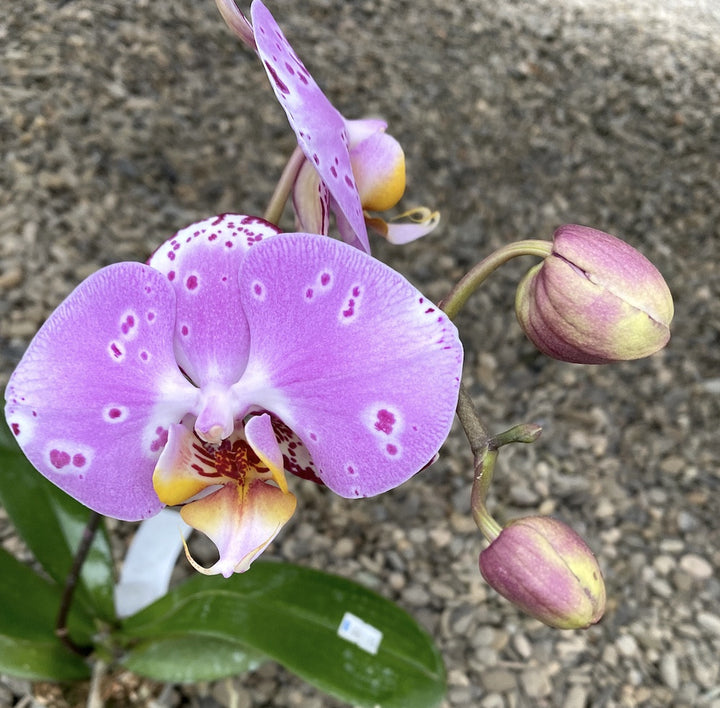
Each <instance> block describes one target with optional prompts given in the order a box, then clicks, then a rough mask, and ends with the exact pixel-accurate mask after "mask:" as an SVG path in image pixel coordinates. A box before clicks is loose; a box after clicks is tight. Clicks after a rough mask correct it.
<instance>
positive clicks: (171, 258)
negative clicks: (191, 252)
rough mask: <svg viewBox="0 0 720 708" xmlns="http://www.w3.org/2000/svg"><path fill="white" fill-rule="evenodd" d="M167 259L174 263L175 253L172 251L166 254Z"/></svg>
mask: <svg viewBox="0 0 720 708" xmlns="http://www.w3.org/2000/svg"><path fill="white" fill-rule="evenodd" d="M168 258H169V259H170V260H171V261H174V260H175V253H174V251H170V252H169V253H168Z"/></svg>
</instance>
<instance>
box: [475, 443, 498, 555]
mask: <svg viewBox="0 0 720 708" xmlns="http://www.w3.org/2000/svg"><path fill="white" fill-rule="evenodd" d="M497 456H498V451H497V448H495V449H491V448H490V446H489V445H487V446H486V447H485V450H484V451H483V452H482V454H481V455H480V457H479V459H478V458H476V462H475V479H474V480H473V486H472V492H471V495H470V508H471V509H472V515H473V519H474V520H475V524H476V525H477V527H478V528H479V529H480V530H481V531H482V533H483V536H485V538H486V539H487V540H488V541H490V542H492V541H494V540H495V539H496V538H497V537H498V536H499V535H500V532H501V531H502V527H501V526H500V524H499V523H498V522H497V521H495V519H493V517H492V516H491V515H490V512H489V511H488V509H487V506H486V504H485V501H486V499H487V495H488V492H489V490H490V484H491V482H492V478H493V473H494V472H495V461H496V460H497Z"/></svg>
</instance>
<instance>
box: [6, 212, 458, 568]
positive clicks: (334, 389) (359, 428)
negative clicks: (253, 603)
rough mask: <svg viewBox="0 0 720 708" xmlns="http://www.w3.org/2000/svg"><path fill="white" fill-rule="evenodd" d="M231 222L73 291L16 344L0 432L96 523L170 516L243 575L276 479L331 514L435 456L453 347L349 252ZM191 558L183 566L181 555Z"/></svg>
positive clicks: (207, 224) (426, 308)
mask: <svg viewBox="0 0 720 708" xmlns="http://www.w3.org/2000/svg"><path fill="white" fill-rule="evenodd" d="M277 233H278V232H277V229H276V227H274V226H272V225H271V224H268V223H267V222H265V221H263V220H262V219H258V218H255V217H245V216H241V215H236V214H226V215H222V216H218V217H216V218H213V219H208V220H206V221H202V222H200V223H197V224H193V225H192V226H189V227H187V228H186V229H183V230H182V231H180V232H179V233H177V234H176V235H175V236H174V237H173V238H172V239H170V240H169V241H167V242H166V243H165V244H164V245H163V246H161V247H160V248H159V249H158V251H157V252H156V253H155V254H154V255H153V256H152V258H151V259H150V260H149V262H148V264H147V265H145V264H141V263H118V264H115V265H111V266H108V267H106V268H103V269H101V270H100V271H98V272H97V273H95V274H93V275H92V276H90V277H89V278H87V279H86V280H85V281H83V282H82V283H81V284H80V285H79V286H78V287H77V288H76V289H75V290H74V291H73V292H72V293H71V294H70V295H69V296H68V297H67V299H66V300H65V301H64V302H63V303H62V304H61V305H60V306H59V307H58V308H57V309H56V310H55V312H54V313H53V314H52V315H51V316H50V317H49V318H48V320H47V321H46V322H45V324H44V325H43V326H42V328H41V329H40V330H39V332H38V333H37V335H36V336H35V338H34V339H33V341H32V342H31V343H30V346H29V347H28V350H27V352H26V353H25V355H24V357H23V358H22V360H21V361H20V363H19V365H18V367H17V368H16V370H15V372H14V373H13V375H12V377H11V379H10V382H9V384H8V387H7V390H6V394H5V395H6V401H7V404H6V409H5V413H6V417H7V421H8V424H9V425H10V428H11V430H12V431H13V433H14V434H15V436H16V439H17V441H18V443H19V444H20V446H21V448H22V449H23V451H24V452H25V454H26V455H27V456H28V458H29V459H30V461H31V462H32V463H33V465H34V466H35V467H36V468H37V469H38V470H39V471H40V472H41V473H42V474H43V475H45V476H46V477H47V478H48V479H49V480H50V481H51V482H53V483H54V484H56V485H57V486H58V487H60V488H61V489H63V490H65V491H66V492H67V493H68V494H70V495H71V496H73V497H75V498H76V499H78V500H79V501H80V502H82V503H83V504H85V505H86V506H88V507H90V508H91V509H94V510H96V511H98V512H100V513H102V514H105V515H108V516H113V517H116V518H118V519H125V520H139V519H145V518H147V517H150V516H152V515H154V514H156V513H157V512H158V511H159V510H160V509H161V508H162V507H163V506H164V505H166V504H169V505H176V504H183V507H182V512H181V513H182V516H183V518H184V519H185V521H186V522H187V523H188V524H190V525H191V526H193V527H195V528H196V529H199V530H200V531H202V532H204V533H206V534H207V535H208V536H209V537H210V538H211V539H212V540H213V542H214V543H215V544H216V546H217V548H218V551H219V560H218V561H217V562H216V563H215V564H214V565H212V567H210V568H209V569H204V568H201V567H200V566H198V564H197V563H195V562H194V561H192V559H191V562H192V563H193V564H194V565H195V567H197V568H198V569H199V570H201V571H202V572H205V573H211V574H215V573H221V574H222V575H224V576H226V577H227V576H229V575H231V574H232V573H233V572H237V571H244V570H246V569H247V568H248V567H249V566H250V563H251V562H252V561H253V560H254V559H255V558H256V557H257V556H258V555H259V554H260V553H262V551H263V550H264V549H265V548H266V547H267V545H268V544H269V543H270V542H271V541H272V540H273V538H274V537H275V536H276V535H277V533H278V532H279V531H280V529H281V528H282V526H283V525H284V524H285V523H286V522H287V521H288V519H289V518H290V517H291V516H292V514H293V512H294V510H295V506H296V500H295V496H294V495H293V494H292V492H291V491H290V485H289V484H288V480H287V479H286V475H285V473H286V472H289V473H291V474H293V475H295V476H298V477H303V478H307V479H314V480H316V481H320V482H321V483H323V484H324V485H326V486H327V487H329V488H330V489H331V490H332V491H333V492H335V493H337V494H339V495H341V496H343V497H350V498H355V497H366V496H372V495H375V494H379V493H381V492H384V491H386V490H388V489H391V488H393V487H396V486H397V485H399V484H401V483H402V482H404V481H405V480H407V479H408V478H409V477H411V476H412V475H414V474H415V473H416V472H418V471H419V470H420V469H422V468H423V467H424V466H425V465H426V464H427V463H428V462H429V461H430V460H432V459H433V457H434V456H435V455H436V453H437V451H438V449H439V447H440V445H441V444H442V443H443V441H444V440H445V437H446V436H447V434H448V432H449V429H450V424H451V422H452V418H453V413H454V409H455V403H456V400H457V395H458V387H459V379H460V371H461V367H462V347H461V344H460V342H459V340H458V338H457V332H456V330H455V327H454V326H453V324H452V323H451V322H450V321H449V320H448V319H447V317H446V316H445V315H444V314H443V313H442V312H441V311H439V310H438V309H437V308H435V307H434V306H433V305H432V304H431V303H430V302H428V301H427V300H426V299H425V298H424V297H423V296H422V295H421V294H420V293H419V292H418V291H417V290H416V289H415V288H413V287H412V286H411V285H410V284H409V283H408V282H407V281H406V280H405V279H404V278H403V277H402V276H400V275H399V274H398V273H396V272H395V271H393V270H391V269H390V268H388V267H387V266H385V265H383V264H382V263H380V262H379V261H377V260H375V259H373V258H371V257H370V256H368V255H366V254H365V253H363V252H361V251H359V250H358V249H355V248H352V247H350V246H348V245H347V244H344V243H342V242H340V241H336V240H333V239H329V238H325V237H322V236H319V235H313V234H306V233H296V234H283V235H279V236H278V235H277ZM188 557H189V555H188Z"/></svg>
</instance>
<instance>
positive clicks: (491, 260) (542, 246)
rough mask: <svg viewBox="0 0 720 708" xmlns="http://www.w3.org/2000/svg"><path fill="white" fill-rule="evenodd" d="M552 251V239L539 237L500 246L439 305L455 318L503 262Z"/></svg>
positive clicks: (450, 316)
mask: <svg viewBox="0 0 720 708" xmlns="http://www.w3.org/2000/svg"><path fill="white" fill-rule="evenodd" d="M551 252H552V243H551V242H550V241H540V240H537V239H527V240H525V241H516V242H515V243H509V244H507V245H506V246H503V247H502V248H498V250H497V251H495V252H493V253H491V254H490V255H489V256H488V257H487V258H483V260H481V261H480V262H479V263H478V264H477V265H476V266H474V267H473V268H472V269H471V270H470V271H468V272H467V273H466V274H465V275H464V276H463V278H462V279H461V280H460V281H458V283H457V284H456V285H455V287H454V288H453V289H452V290H451V291H450V293H449V294H448V295H447V297H446V298H445V299H444V300H442V301H441V302H440V305H439V306H440V308H441V309H442V310H444V312H445V314H446V315H447V316H448V317H449V318H450V319H451V320H452V319H455V317H456V316H457V314H458V312H460V310H461V309H462V307H463V305H464V304H465V303H466V302H467V300H468V298H469V297H470V296H471V295H472V294H473V293H474V292H475V291H476V290H477V289H478V287H479V286H480V285H481V284H482V283H483V282H484V281H485V280H486V278H487V277H488V276H489V275H490V274H491V273H493V272H494V271H496V270H497V269H498V268H499V267H500V266H501V265H503V263H507V262H508V261H509V260H512V259H513V258H517V257H518V256H538V257H539V258H547V256H549V255H550V253H551Z"/></svg>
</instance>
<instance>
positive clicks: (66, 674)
mask: <svg viewBox="0 0 720 708" xmlns="http://www.w3.org/2000/svg"><path fill="white" fill-rule="evenodd" d="M0 578H2V580H1V581H0V608H2V611H0V673H7V674H12V675H14V676H20V677H22V678H29V679H51V680H56V681H65V680H70V679H81V678H87V677H88V676H89V674H90V669H89V667H88V665H87V664H86V663H85V661H84V660H83V659H82V658H81V657H79V656H78V655H77V654H73V653H72V652H71V651H70V650H69V649H67V648H66V647H65V646H63V645H62V644H61V642H60V641H59V640H58V639H57V637H56V636H55V618H56V616H57V612H58V609H59V608H60V601H61V591H60V588H59V587H58V586H57V585H54V584H52V583H50V582H48V581H47V580H44V579H43V578H41V577H40V576H39V575H38V574H37V573H35V572H34V571H33V570H31V569H30V568H28V567H27V566H26V565H23V564H22V563H20V561H18V560H16V559H15V558H14V557H13V556H11V555H10V554H9V553H8V552H7V551H5V550H3V549H0ZM68 628H69V631H70V636H71V637H72V638H73V639H74V640H75V641H76V642H78V643H80V644H83V645H84V644H87V645H90V643H91V636H92V633H93V629H94V628H93V623H92V620H91V619H90V618H89V617H87V616H86V615H83V614H82V613H81V612H78V611H75V612H71V613H70V617H69V622H68Z"/></svg>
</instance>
